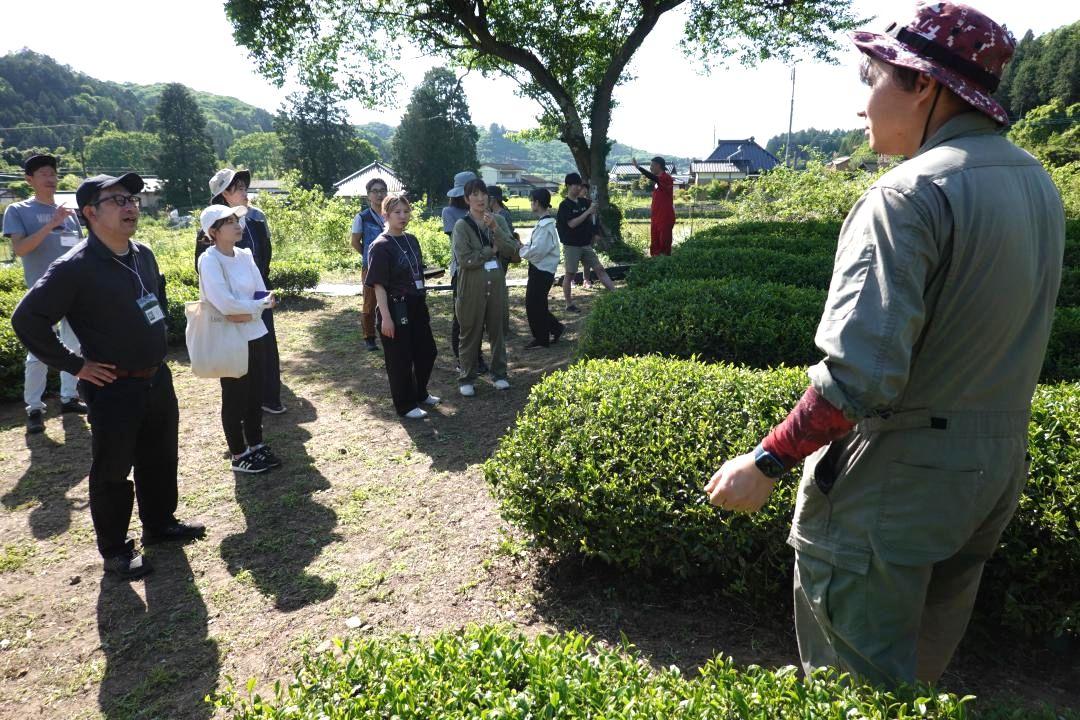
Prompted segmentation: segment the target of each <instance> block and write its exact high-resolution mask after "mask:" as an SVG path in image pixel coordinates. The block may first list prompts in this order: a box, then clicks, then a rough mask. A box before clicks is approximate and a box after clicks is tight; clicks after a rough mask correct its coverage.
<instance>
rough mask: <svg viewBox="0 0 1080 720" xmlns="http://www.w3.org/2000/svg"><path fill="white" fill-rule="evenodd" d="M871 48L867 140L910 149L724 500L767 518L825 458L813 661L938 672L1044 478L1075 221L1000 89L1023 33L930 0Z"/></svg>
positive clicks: (804, 547) (874, 200) (806, 539)
mask: <svg viewBox="0 0 1080 720" xmlns="http://www.w3.org/2000/svg"><path fill="white" fill-rule="evenodd" d="M854 41H855V44H856V45H857V46H858V47H859V49H860V50H862V52H863V53H864V54H865V58H864V61H863V66H862V76H863V79H864V81H865V82H866V84H867V85H869V87H870V91H869V96H868V99H867V102H866V105H865V109H864V110H863V111H862V112H860V113H859V115H860V116H861V117H863V118H865V119H866V131H867V134H868V135H869V139H870V147H871V148H872V149H873V150H874V151H876V152H878V153H882V154H887V155H900V156H904V157H907V158H909V159H908V160H907V161H906V162H904V163H902V164H900V165H899V166H897V167H896V168H894V169H893V170H891V171H890V172H888V173H887V174H885V175H884V176H883V177H882V178H881V179H880V180H878V181H877V182H876V183H875V184H874V186H873V187H871V188H870V189H869V190H868V191H867V192H866V194H865V195H863V197H862V198H860V199H859V201H858V202H857V203H856V204H855V207H854V208H852V210H851V213H850V214H849V215H848V217H847V220H846V221H845V223H844V226H843V228H842V230H841V232H840V240H839V244H838V248H837V254H836V260H835V266H834V269H833V279H832V284H831V286H830V288H829V296H828V299H827V301H826V305H825V311H824V314H823V316H822V318H821V322H820V324H819V326H818V330H817V335H816V338H815V342H816V343H817V346H818V347H819V348H820V349H821V351H822V353H823V354H824V358H823V359H822V361H821V362H820V363H818V364H817V365H814V366H813V367H811V368H810V369H809V372H808V374H809V377H810V386H809V387H808V388H807V390H806V393H805V394H804V395H803V398H802V400H800V401H799V404H798V406H796V408H795V409H794V410H792V412H791V414H790V415H789V416H788V417H787V419H786V420H784V422H783V423H781V424H780V425H778V426H777V427H775V428H773V430H772V432H771V433H769V435H768V436H767V437H766V438H765V439H764V440H763V441H762V442H761V443H760V444H759V445H758V446H757V447H756V448H755V449H754V450H753V451H752V452H750V453H747V454H745V455H742V456H739V457H737V458H734V459H733V460H729V461H728V462H726V463H724V465H723V467H721V469H720V470H719V471H718V472H717V473H716V474H715V475H714V476H713V477H712V479H711V480H710V481H709V483H708V485H707V486H706V491H707V492H708V494H709V499H710V501H711V502H712V503H713V504H714V505H717V506H720V507H723V508H727V509H730V510H741V511H749V512H753V511H755V510H757V509H758V508H760V507H761V506H762V505H763V504H764V503H765V502H766V501H767V500H768V497H769V494H770V493H771V491H772V488H773V485H774V483H775V481H776V480H777V479H778V478H780V477H781V476H783V475H784V473H785V472H786V471H787V470H788V469H790V468H793V467H794V466H795V465H797V464H798V463H799V462H800V461H802V460H803V459H806V462H805V465H804V468H803V478H802V483H801V485H800V487H799V491H798V499H797V502H796V506H795V518H794V522H793V524H792V529H791V533H790V535H789V537H788V543H789V544H790V545H791V546H792V547H794V548H795V561H796V562H795V627H796V632H797V634H798V639H799V654H800V656H801V658H802V663H803V667H804V669H805V670H806V671H807V672H809V671H811V670H812V669H813V668H815V667H819V666H832V667H838V668H840V669H841V670H843V671H846V672H850V673H852V674H853V675H857V676H860V677H861V678H864V679H866V680H869V681H871V682H875V683H882V684H894V683H899V682H912V681H914V680H916V679H918V680H922V681H927V682H933V681H936V680H937V679H938V678H939V677H940V676H941V674H942V672H943V671H944V669H945V667H946V665H947V664H948V662H949V660H950V658H951V657H952V654H953V652H954V651H955V649H956V646H957V645H958V644H959V642H960V639H961V638H962V637H963V634H964V631H965V629H966V627H967V623H968V619H969V618H970V616H971V609H972V606H973V604H974V602H975V595H976V592H977V591H978V587H979V579H980V578H981V576H982V570H983V566H984V564H985V563H986V561H987V560H988V559H989V558H990V556H991V554H992V553H993V551H994V549H995V547H996V546H997V544H998V541H999V539H1000V537H1001V533H1002V531H1003V530H1004V528H1005V526H1006V525H1007V524H1008V522H1009V520H1010V519H1011V518H1012V515H1013V513H1014V512H1015V510H1016V505H1017V501H1018V499H1019V496H1020V492H1021V490H1022V488H1023V486H1024V481H1025V479H1026V476H1027V468H1028V460H1027V459H1026V449H1027V448H1026V445H1027V441H1026V439H1027V426H1028V419H1029V415H1030V411H1031V397H1032V394H1033V392H1034V390H1035V384H1036V382H1037V380H1038V378H1039V372H1040V369H1041V367H1042V362H1043V356H1044V354H1045V352H1046V345H1047V340H1048V338H1049V333H1050V324H1051V321H1052V319H1053V310H1054V303H1055V300H1056V297H1057V292H1058V285H1059V284H1060V280H1061V263H1062V254H1063V251H1064V242H1065V219H1064V212H1063V210H1062V205H1061V199H1060V196H1059V195H1058V192H1057V190H1056V188H1055V187H1054V185H1053V183H1052V182H1051V181H1050V178H1049V176H1048V175H1047V174H1046V172H1045V171H1044V170H1043V168H1042V167H1041V166H1040V165H1039V163H1038V161H1036V160H1035V159H1034V158H1033V157H1031V156H1030V155H1028V154H1027V153H1025V152H1024V151H1022V150H1020V149H1019V148H1017V147H1016V146H1014V145H1013V144H1012V143H1010V142H1009V141H1008V140H1007V139H1006V138H1005V136H1004V134H1003V130H1004V126H1006V125H1007V124H1008V117H1007V116H1006V114H1005V111H1004V110H1003V109H1002V107H1001V106H1000V105H999V104H998V103H997V102H995V101H994V99H993V98H992V97H991V93H993V91H994V89H995V88H996V87H997V84H998V81H999V80H1000V78H1001V73H1002V70H1003V68H1004V66H1005V63H1006V62H1008V60H1009V59H1010V58H1011V57H1012V54H1013V49H1014V47H1015V42H1014V40H1013V38H1012V36H1011V35H1010V34H1009V32H1008V31H1007V30H1006V29H1005V28H1004V27H1002V26H1001V25H998V24H997V23H995V22H994V21H993V20H991V19H990V18H988V17H986V16H985V15H983V14H982V13H980V12H979V11H977V10H975V9H974V8H971V7H969V6H966V5H960V4H958V3H949V2H942V3H931V4H920V5H918V6H917V8H916V11H915V18H914V19H913V20H911V21H910V22H908V23H906V24H900V23H893V24H892V25H890V26H889V27H888V29H887V30H886V31H885V32H884V33H881V34H877V33H869V32H858V33H855V34H854Z"/></svg>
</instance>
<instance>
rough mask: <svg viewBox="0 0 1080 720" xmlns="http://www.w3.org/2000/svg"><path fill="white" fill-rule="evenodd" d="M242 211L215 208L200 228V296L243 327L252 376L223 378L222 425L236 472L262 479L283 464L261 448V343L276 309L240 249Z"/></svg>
mask: <svg viewBox="0 0 1080 720" xmlns="http://www.w3.org/2000/svg"><path fill="white" fill-rule="evenodd" d="M247 212H248V209H247V208H246V207H244V206H243V205H237V206H235V207H229V206H227V205H211V206H210V207H208V208H206V209H205V210H203V212H202V216H201V218H200V222H199V225H200V226H201V228H202V231H203V232H204V233H205V234H206V236H207V238H209V240H210V246H209V247H208V248H207V249H206V252H204V253H202V255H201V256H200V257H199V261H198V262H199V296H200V299H202V300H205V301H207V302H209V303H210V304H211V305H213V306H214V307H215V308H216V309H217V310H218V312H220V313H221V314H222V315H225V316H226V318H227V319H228V320H230V321H231V322H235V323H240V324H241V326H242V328H243V330H244V335H245V337H246V338H247V341H248V372H247V374H246V375H244V376H243V377H239V378H221V424H222V426H223V428H224V429H225V441H226V442H227V443H228V444H229V453H230V454H231V456H232V469H233V470H234V471H236V472H246V473H262V472H266V471H267V470H269V469H270V468H272V467H279V466H280V465H281V460H280V459H279V458H278V457H277V456H276V455H274V453H272V452H271V451H270V448H269V447H268V446H267V445H266V444H265V443H263V434H262V372H263V362H262V349H263V343H262V342H261V340H262V338H264V337H265V336H266V325H265V324H264V323H263V320H262V315H263V311H264V310H267V309H270V308H272V307H274V302H275V301H274V296H273V295H272V294H271V293H269V292H268V291H267V289H266V284H265V283H264V282H263V278H262V274H261V273H260V272H259V268H258V267H257V266H256V265H255V260H254V259H253V258H252V254H251V251H250V250H247V249H245V248H241V247H237V243H238V242H239V241H240V239H241V238H242V237H243V234H244V231H243V229H242V228H241V227H240V219H241V218H243V217H244V216H245V215H246V214H247Z"/></svg>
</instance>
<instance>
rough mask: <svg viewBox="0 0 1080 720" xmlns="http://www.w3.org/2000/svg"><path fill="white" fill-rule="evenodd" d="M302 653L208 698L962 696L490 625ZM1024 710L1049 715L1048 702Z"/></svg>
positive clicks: (952, 707)
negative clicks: (290, 671)
mask: <svg viewBox="0 0 1080 720" xmlns="http://www.w3.org/2000/svg"><path fill="white" fill-rule="evenodd" d="M337 646H338V647H337V650H338V651H336V652H335V651H327V652H321V653H319V652H315V653H312V652H307V653H305V654H304V656H303V658H302V660H301V662H300V665H299V668H298V669H297V672H296V678H295V679H294V680H293V681H292V682H290V683H289V684H288V685H287V686H280V685H277V686H275V690H274V695H273V696H272V697H268V698H263V697H261V696H260V695H258V694H253V693H252V690H253V689H254V682H253V681H252V682H250V683H249V684H248V686H247V690H246V695H247V696H246V697H243V696H242V695H241V693H240V691H238V690H237V689H236V688H235V687H233V686H232V685H230V686H228V687H227V688H226V689H225V690H224V691H222V692H221V693H218V694H217V695H215V696H214V697H213V698H212V699H213V702H214V706H215V710H217V711H225V712H226V713H227V714H228V715H229V716H230V717H232V718H235V719H236V720H269V719H270V718H273V719H274V720H285V719H286V718H288V719H290V720H305V719H310V720H316V719H319V720H322V719H323V718H325V719H327V720H338V719H341V720H344V718H399V719H400V720H430V719H432V718H439V719H440V720H473V719H474V718H489V719H490V720H496V719H497V718H506V719H509V718H546V719H549V720H584V719H585V718H607V719H609V720H631V719H640V720H646V719H647V720H654V719H659V718H663V720H706V719H707V718H708V719H718V718H768V719H769V720H802V719H804V718H815V720H849V719H851V718H860V719H862V720H886V719H887V718H889V719H891V718H901V717H904V718H915V717H918V718H925V719H927V720H934V719H937V720H945V719H947V718H955V719H957V720H959V719H961V718H967V717H969V715H968V708H969V707H970V706H971V704H972V700H974V698H973V697H970V696H968V697H964V698H958V697H957V696H955V695H951V694H947V693H941V692H938V691H936V690H931V689H929V688H916V689H903V690H896V691H885V690H879V689H874V688H869V687H859V686H855V687H852V684H851V683H848V682H842V681H838V679H837V677H836V675H835V674H834V673H830V672H828V671H819V672H818V673H817V674H815V676H814V677H813V678H812V679H810V680H805V679H803V678H802V676H801V673H800V672H799V671H798V670H796V669H795V668H794V667H790V666H788V667H784V668H780V669H779V670H768V669H765V668H762V667H758V666H754V665H752V666H750V667H748V668H745V669H740V668H737V667H736V666H735V664H734V662H733V661H732V660H731V659H729V658H724V657H718V658H716V659H714V660H711V661H709V662H708V663H706V664H705V665H704V666H703V667H702V668H701V669H700V671H698V672H697V673H695V675H694V676H693V677H687V676H684V675H683V674H682V673H681V672H680V671H679V669H678V668H676V667H673V666H672V667H667V668H663V669H661V670H657V671H653V670H652V669H651V668H650V667H649V664H648V662H646V661H645V659H644V658H643V657H641V655H639V654H638V652H637V651H636V650H635V649H634V648H633V647H632V646H630V645H623V646H622V647H620V648H618V649H614V650H612V649H607V648H605V647H603V646H601V645H599V644H597V643H595V642H593V641H592V640H591V639H590V638H587V637H583V636H581V635H579V634H577V633H574V632H568V633H564V634H560V635H554V636H550V635H541V636H539V637H537V638H534V639H528V638H525V637H524V636H522V635H521V634H520V633H516V632H514V631H512V630H509V629H505V628H500V627H469V628H467V629H465V630H463V631H459V632H455V633H441V634H439V635H436V636H434V637H430V638H425V639H420V638H415V637H406V636H402V637H397V638H372V639H361V640H359V641H356V642H355V643H350V642H349V641H338V642H337ZM1035 712H1038V711H1032V714H1031V715H1029V716H1028V717H1030V718H1031V719H1032V720H1053V719H1054V718H1055V716H1054V714H1053V713H1052V712H1051V711H1050V710H1043V711H1041V712H1039V714H1038V715H1035V714H1034V713H1035Z"/></svg>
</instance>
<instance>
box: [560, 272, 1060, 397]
mask: <svg viewBox="0 0 1080 720" xmlns="http://www.w3.org/2000/svg"><path fill="white" fill-rule="evenodd" d="M673 257H674V256H673ZM825 296H826V292H825V291H823V290H817V289H813V288H799V287H792V286H790V285H779V284H775V283H767V282H757V281H755V280H748V279H733V278H726V279H720V280H672V281H669V282H663V283H655V284H651V285H645V286H643V287H627V288H625V289H622V290H619V291H617V292H613V293H608V294H606V295H601V296H600V297H599V298H597V300H596V303H595V304H594V305H593V309H592V311H591V312H590V313H589V317H588V318H587V319H586V321H585V328H584V331H583V332H582V335H581V340H580V341H579V343H578V355H579V356H580V357H584V358H617V357H622V356H624V355H648V354H658V355H669V356H674V357H681V358H689V357H700V358H703V359H705V360H719V361H724V362H731V363H737V364H744V365H749V366H751V367H759V368H762V367H772V366H777V365H781V364H783V365H810V364H813V363H815V362H817V361H818V360H819V359H820V356H821V353H820V351H819V350H817V348H816V347H815V346H814V333H815V331H816V329H817V325H818V321H819V320H820V318H821V312H822V308H823V307H824V305H825ZM1076 379H1080V308H1063V307H1059V308H1057V312H1056V313H1055V319H1054V326H1053V328H1052V329H1051V331H1050V341H1049V345H1048V347H1047V351H1046V360H1045V362H1044V363H1043V371H1042V375H1041V377H1040V380H1041V381H1042V382H1056V381H1059V380H1076Z"/></svg>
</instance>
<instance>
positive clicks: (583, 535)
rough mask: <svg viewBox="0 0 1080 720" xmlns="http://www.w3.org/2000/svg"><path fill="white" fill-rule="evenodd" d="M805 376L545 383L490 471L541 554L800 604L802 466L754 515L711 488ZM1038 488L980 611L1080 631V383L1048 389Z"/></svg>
mask: <svg viewBox="0 0 1080 720" xmlns="http://www.w3.org/2000/svg"><path fill="white" fill-rule="evenodd" d="M806 384H807V378H806V375H805V372H804V371H802V370H799V369H787V368H785V369H779V370H769V371H754V370H749V369H745V368H735V367H732V366H728V365H708V364H704V363H700V362H695V361H672V360H669V359H664V358H658V357H644V358H624V359H622V360H618V361H612V360H599V361H597V360H594V361H589V362H584V363H579V364H577V365H574V366H571V367H570V368H569V369H568V370H565V371H562V372H557V373H553V374H551V375H549V376H547V377H546V378H545V379H543V380H542V381H541V382H540V383H538V384H537V385H535V386H534V387H533V389H532V392H531V394H530V397H529V400H528V403H527V405H526V407H525V408H524V409H523V410H522V412H521V413H520V414H519V416H518V418H517V421H516V423H515V425H514V427H513V429H512V430H511V432H510V433H509V434H508V435H506V436H505V437H504V438H503V439H502V441H501V442H500V444H499V447H498V449H497V451H496V453H495V455H494V457H493V458H492V459H491V460H489V461H488V462H487V463H486V464H485V466H484V472H485V476H486V478H487V480H488V482H489V483H490V485H491V487H492V488H493V491H494V494H495V496H496V498H497V499H498V501H499V503H500V508H501V513H502V515H503V517H505V518H506V520H508V521H509V522H511V523H512V524H514V525H516V526H518V527H520V528H522V529H523V530H524V531H526V532H527V533H528V534H529V535H530V536H531V537H532V539H533V541H534V543H535V544H536V545H537V546H539V547H542V548H547V549H550V550H552V551H554V552H555V553H557V554H560V555H578V554H580V555H583V556H585V557H590V558H597V559H600V560H602V561H604V562H607V563H609V564H611V565H613V566H615V567H616V568H619V569H621V570H624V571H632V572H638V573H643V574H649V573H663V574H668V573H671V574H674V575H677V576H682V577H687V576H694V575H699V574H708V575H713V576H716V577H718V578H720V579H722V580H723V581H725V582H726V583H727V588H728V591H729V592H730V593H732V594H733V595H738V596H743V597H746V598H748V599H749V600H750V601H751V602H752V604H754V605H775V604H779V603H785V604H786V603H787V602H789V597H790V571H791V565H792V551H791V550H790V549H789V548H788V546H787V545H786V544H785V538H786V536H787V532H788V528H789V523H790V519H791V510H792V507H793V497H794V491H795V486H796V479H797V477H798V469H797V468H796V469H794V470H793V471H792V472H791V473H789V474H788V476H787V477H786V478H785V480H783V481H781V482H780V483H779V484H778V485H777V489H776V491H775V492H774V493H773V497H772V498H771V499H770V501H769V503H768V504H767V505H766V506H765V508H763V509H762V510H761V511H760V512H758V513H755V514H753V515H745V514H734V513H724V512H720V511H717V510H716V509H714V508H712V507H710V506H709V505H708V503H707V500H706V497H705V495H704V493H703V486H704V484H705V483H706V482H707V480H708V478H709V477H710V476H711V474H712V473H713V472H715V471H716V469H717V468H718V467H719V466H720V464H721V463H722V462H723V461H724V460H725V459H728V458H731V457H734V456H736V455H739V454H741V453H744V452H747V451H749V450H750V448H752V447H753V446H754V445H755V444H756V443H757V442H758V441H759V440H760V438H761V437H763V436H764V435H765V434H766V433H767V432H768V430H769V429H770V428H771V427H772V426H773V425H775V424H776V423H777V422H779V421H780V420H781V419H783V417H784V416H785V415H786V413H787V411H788V410H789V409H790V408H791V407H792V406H794V404H795V403H796V402H797V401H798V398H799V396H800V394H801V392H802V390H803V389H804V388H805V386H806ZM1032 418H1033V419H1032V423H1031V426H1030V430H1029V443H1030V452H1031V455H1032V469H1031V479H1030V481H1029V483H1028V485H1027V488H1026V490H1025V492H1024V496H1023V499H1022V501H1021V503H1020V508H1019V510H1018V512H1017V516H1016V517H1015V518H1014V520H1013V522H1012V523H1011V524H1010V525H1009V528H1008V529H1007V530H1006V532H1005V535H1004V537H1003V539H1002V550H1001V551H1000V552H999V553H998V555H997V556H996V557H995V559H994V560H993V561H992V562H991V563H990V565H989V566H988V568H987V572H986V575H985V577H984V580H983V587H982V590H981V592H980V614H981V615H983V616H988V617H991V618H993V619H994V620H995V621H1000V622H1004V623H1005V624H1007V625H1008V626H1009V627H1011V628H1014V629H1018V630H1022V631H1024V632H1028V633H1032V634H1042V633H1053V632H1066V633H1069V634H1074V635H1075V634H1078V633H1080V533H1078V532H1077V528H1078V527H1080V444H1078V443H1077V442H1076V438H1077V437H1080V384H1063V385H1058V386H1040V387H1039V389H1038V391H1037V393H1036V395H1035V399H1034V406H1033V416H1032Z"/></svg>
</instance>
